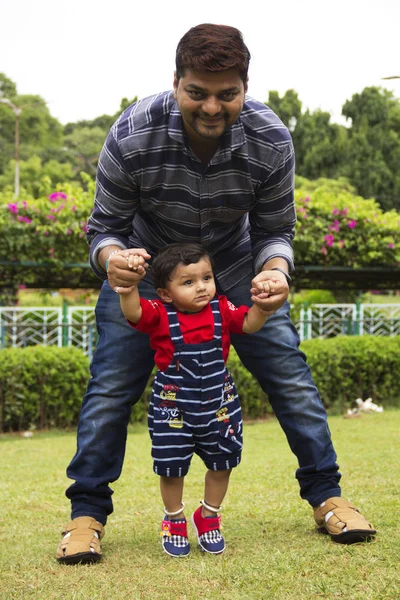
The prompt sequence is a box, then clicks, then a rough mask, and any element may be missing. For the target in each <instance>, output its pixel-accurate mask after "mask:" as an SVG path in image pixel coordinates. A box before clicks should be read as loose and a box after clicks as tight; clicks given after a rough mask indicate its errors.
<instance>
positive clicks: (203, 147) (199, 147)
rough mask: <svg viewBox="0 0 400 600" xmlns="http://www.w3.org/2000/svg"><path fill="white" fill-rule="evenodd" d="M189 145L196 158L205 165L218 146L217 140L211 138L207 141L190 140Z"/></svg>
mask: <svg viewBox="0 0 400 600" xmlns="http://www.w3.org/2000/svg"><path fill="white" fill-rule="evenodd" d="M189 145H190V148H191V149H192V151H193V152H194V153H195V155H196V156H197V158H198V159H199V160H201V162H202V163H204V164H206V165H207V164H208V163H209V162H210V160H211V159H212V157H213V156H214V154H215V153H216V151H217V150H218V148H219V140H212V141H211V142H207V143H204V141H201V142H198V141H197V140H190V142H189Z"/></svg>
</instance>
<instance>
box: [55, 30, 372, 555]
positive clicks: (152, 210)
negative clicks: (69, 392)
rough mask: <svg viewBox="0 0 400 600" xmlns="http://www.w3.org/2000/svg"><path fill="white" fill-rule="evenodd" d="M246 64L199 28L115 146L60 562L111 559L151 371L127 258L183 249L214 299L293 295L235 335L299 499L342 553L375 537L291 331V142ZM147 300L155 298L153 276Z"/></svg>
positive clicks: (128, 118) (233, 38) (231, 41)
mask: <svg viewBox="0 0 400 600" xmlns="http://www.w3.org/2000/svg"><path fill="white" fill-rule="evenodd" d="M249 60H250V54H249V51H248V49H247V47H246V46H245V44H244V42H243V39H242V36H241V33H240V32H239V31H238V30H237V29H234V28H232V27H228V26H223V25H212V24H203V25H199V26H197V27H193V28H192V29H190V30H189V31H188V32H187V33H186V34H185V35H184V36H183V38H182V39H181V40H180V42H179V44H178V47H177V53H176V72H175V76H174V90H173V92H165V93H161V94H158V95H156V96H154V97H151V98H147V99H144V100H142V101H139V102H136V103H135V104H133V105H132V106H130V107H129V108H128V109H127V110H126V111H125V112H124V113H123V114H122V115H121V116H120V118H119V119H118V120H117V122H116V123H115V125H114V126H113V128H112V129H111V131H110V134H109V135H108V137H107V140H106V142H105V145H104V148H103V151H102V154H101V157H100V161H99V167H98V172H97V188H96V197H95V206H94V210H93V213H92V215H91V217H90V219H89V224H88V241H89V244H90V260H91V264H92V267H93V269H94V271H95V272H96V273H97V274H98V276H99V277H102V278H103V279H104V278H105V277H107V279H106V280H105V281H104V284H103V286H102V290H101V293H100V296H99V300H98V303H97V307H96V317H97V324H98V328H99V332H100V339H99V343H98V347H97V350H96V353H95V356H94V359H93V361H92V366H91V372H92V378H91V380H90V382H89V384H88V389H87V392H86V395H85V397H84V400H83V406H82V412H81V417H80V421H79V428H78V449H77V453H76V455H75V457H74V458H73V460H72V462H71V464H70V465H69V467H68V470H67V474H68V477H70V478H71V479H72V480H75V483H74V484H72V485H71V486H70V487H69V488H68V490H67V492H66V495H67V497H68V498H70V500H71V503H72V521H71V522H70V523H69V524H68V525H67V526H66V527H65V530H64V537H63V539H62V541H61V542H60V544H59V547H58V551H57V557H58V560H59V561H60V562H65V563H76V562H93V561H96V560H99V559H100V557H101V549H100V540H101V538H102V536H103V535H104V525H105V524H106V521H107V516H108V515H109V514H110V513H111V512H112V510H113V508H112V501H111V494H112V490H111V488H110V487H109V484H110V483H111V482H113V481H115V480H116V479H117V478H118V477H119V475H120V473H121V469H122V464H123V459H124V453H125V442H126V435H127V425H128V422H129V417H130V412H131V407H132V405H133V404H134V403H135V402H136V401H137V400H138V399H139V398H140V396H141V394H142V392H143V390H144V388H145V386H146V383H147V380H148V378H149V376H150V373H151V371H152V368H153V365H154V362H153V355H152V352H151V350H150V347H149V341H148V338H147V337H146V336H144V335H143V334H141V333H139V332H137V331H134V330H133V329H132V328H131V327H130V326H129V325H127V324H126V322H125V319H124V318H123V316H122V313H121V311H120V304H119V298H118V295H117V294H118V293H121V294H123V293H124V288H128V287H129V286H131V285H132V284H133V283H135V282H138V280H139V279H140V273H139V272H138V269H139V270H140V269H141V268H142V267H134V261H131V260H127V259H126V258H125V257H124V256H122V255H121V254H119V251H120V250H121V249H125V248H131V249H132V255H138V254H139V255H141V256H142V257H143V258H144V259H145V261H149V262H150V260H151V257H152V256H153V255H154V253H155V252H156V251H157V250H158V249H159V248H161V247H164V246H165V245H167V244H169V243H173V242H191V241H192V242H201V243H202V244H203V245H204V246H205V247H206V248H207V250H208V252H209V253H210V255H211V256H212V258H213V263H214V267H215V274H216V281H217V291H218V292H219V293H223V294H225V295H226V296H227V297H228V299H229V300H230V301H231V302H232V303H233V304H235V305H236V306H240V305H242V304H250V298H249V291H248V290H249V289H250V288H251V287H252V286H253V287H254V285H255V284H257V283H259V282H263V281H268V280H270V279H271V278H275V279H279V280H280V281H281V282H282V283H283V284H284V285H283V287H282V286H281V287H280V293H278V294H275V295H274V294H261V295H260V296H259V300H258V303H259V306H260V307H261V308H262V309H264V310H266V311H274V313H275V314H273V316H271V317H270V318H269V319H268V320H267V323H266V325H265V326H264V327H263V328H262V329H261V330H260V331H259V332H258V333H256V334H253V335H251V336H232V343H233V344H234V346H235V348H236V351H237V353H238V355H239V356H240V359H241V361H242V362H243V364H244V365H245V366H246V368H248V369H249V371H250V372H251V373H252V374H253V375H254V376H255V377H256V378H257V380H258V381H259V383H260V385H261V387H262V389H263V390H264V391H265V392H266V393H267V394H268V396H269V400H270V402H271V404H272V407H273V409H274V412H275V414H276V416H277V418H278V419H279V422H280V424H281V426H282V428H283V430H284V432H285V434H286V436H287V439H288V442H289V444H290V447H291V449H292V451H293V452H294V454H295V455H296V457H297V459H298V463H299V468H298V470H297V472H296V477H297V479H298V481H299V484H300V495H301V497H302V498H304V499H306V500H307V501H308V502H309V503H310V505H311V506H312V507H313V508H314V518H315V520H316V523H317V525H318V527H319V528H321V529H324V530H326V531H327V532H328V533H329V534H330V535H331V537H332V539H333V540H335V541H338V542H343V543H353V542H358V541H363V540H366V539H369V538H370V537H372V536H373V535H374V534H375V533H376V532H375V530H374V529H373V527H372V525H370V524H369V523H368V522H367V521H366V520H365V519H364V517H362V515H360V513H359V512H358V511H357V509H355V507H354V506H353V505H352V504H350V503H349V502H348V501H346V500H344V499H342V498H341V497H340V496H341V490H340V487H339V480H340V474H339V472H338V465H337V464H336V454H335V451H334V449H333V445H332V442H331V438H330V432H329V428H328V424H327V418H326V412H325V410H324V408H323V405H322V403H321V400H320V398H319V395H318V391H317V389H316V388H315V385H314V383H313V381H312V378H311V375H310V372H309V368H308V366H307V364H306V362H305V357H304V355H303V354H302V353H301V352H300V351H299V350H298V343H299V339H298V335H297V332H296V330H295V328H294V327H293V325H292V323H291V321H290V317H289V305H288V302H287V296H288V293H289V286H288V283H289V282H290V276H289V271H290V270H291V269H293V254H292V239H293V235H294V225H295V219H296V216H295V207H294V199H293V179H294V152H293V145H292V141H291V137H290V134H289V132H288V130H287V129H286V128H285V126H284V125H283V124H282V122H281V121H280V120H279V119H278V117H277V116H276V115H275V114H274V113H273V112H272V111H271V110H270V109H269V108H268V107H266V106H265V105H264V104H261V103H259V102H256V101H254V100H252V99H249V98H247V99H246V97H245V95H246V92H247V81H248V78H247V72H248V66H249ZM146 266H147V263H146ZM135 269H136V271H135ZM282 290H283V291H282ZM115 292H117V293H115ZM140 294H141V296H142V297H144V298H149V299H152V298H155V297H156V292H155V290H154V288H153V286H152V283H151V272H148V274H147V275H146V277H145V278H144V279H143V281H142V282H141V283H140Z"/></svg>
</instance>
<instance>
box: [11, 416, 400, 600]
mask: <svg viewBox="0 0 400 600" xmlns="http://www.w3.org/2000/svg"><path fill="white" fill-rule="evenodd" d="M329 423H330V428H331V431H332V435H333V439H334V442H335V447H336V450H337V452H338V455H339V462H340V465H341V472H342V475H343V479H342V487H343V495H344V496H346V497H347V498H349V499H350V500H352V501H354V502H355V504H356V505H357V506H358V507H359V508H360V509H361V510H362V512H363V513H364V514H365V515H366V516H367V518H368V519H370V520H371V521H372V522H373V523H374V525H375V527H376V528H377V529H378V531H379V534H378V536H377V538H376V540H375V541H373V542H370V543H367V544H356V545H353V546H343V545H340V544H334V543H333V542H332V541H331V540H330V538H329V537H328V536H324V535H321V534H318V533H317V532H316V530H315V527H314V521H313V519H312V511H311V510H310V507H309V506H308V504H307V503H306V502H305V501H302V500H301V499H300V498H299V495H298V485H297V482H296V480H295V479H294V472H295V469H296V461H295V459H294V457H293V455H292V454H291V452H290V450H289V448H288V445H287V442H286V439H285V437H284V435H283V433H282V431H281V429H280V427H279V425H278V423H277V422H276V421H275V420H274V419H271V420H270V421H267V422H262V423H255V424H250V423H248V424H246V426H245V451H244V456H243V461H242V464H241V465H240V466H239V467H238V468H237V469H236V470H235V472H234V474H233V475H232V479H231V487H230V490H229V492H228V496H227V498H226V500H225V502H224V512H223V518H224V534H225V538H226V540H227V550H226V552H225V554H224V555H222V556H209V555H207V556H204V555H202V554H201V553H200V552H199V551H198V549H197V548H196V546H195V539H194V535H193V533H192V531H190V532H189V536H190V539H191V541H192V552H191V554H190V556H189V557H187V558H186V559H172V558H170V557H168V556H167V555H165V554H164V553H163V552H162V549H161V543H160V537H159V528H160V525H161V519H162V503H161V500H160V497H159V493H158V478H157V476H156V475H154V474H153V473H152V467H151V457H150V442H149V439H148V434H147V431H146V429H145V427H143V426H137V427H135V428H132V429H131V430H130V433H129V438H128V447H127V454H126V461H125V466H124V470H123V474H122V477H121V478H120V480H119V481H118V482H116V483H115V484H114V486H113V487H114V490H115V494H114V503H115V512H114V514H113V515H112V516H111V517H110V519H109V523H108V525H107V528H106V531H107V533H106V536H105V538H104V540H103V553H104V558H103V561H102V562H101V563H98V564H96V565H89V566H79V565H76V566H66V565H59V564H58V563H57V562H56V560H55V549H56V544H57V542H58V540H59V537H60V536H59V534H60V532H61V529H62V526H63V525H64V524H65V522H67V521H68V517H69V514H68V508H69V506H68V501H67V499H66V498H65V497H64V490H65V488H66V486H67V484H68V480H67V478H66V476H65V467H66V465H67V463H68V462H69V460H70V458H71V456H72V454H73V452H74V450H75V434H74V433H54V432H51V433H35V434H34V436H33V437H32V438H29V439H25V438H22V437H20V436H11V435H10V436H9V435H2V436H0V452H1V454H0V456H1V469H0V472H1V479H2V485H1V487H0V598H1V600H14V599H15V600H20V599H25V598H27V599H28V598H29V599H31V598H32V599H34V598H35V599H38V600H52V599H63V600H64V599H65V600H119V599H121V600H122V599H124V600H126V599H128V600H130V599H132V600H136V599H145V600H147V599H149V600H150V599H151V600H158V599H159V600H170V599H171V600H219V599H230V600H236V599H241V600H242V599H245V600H247V599H256V598H260V599H268V600H270V599H271V600H275V599H282V600H283V599H284V600H292V599H293V600H302V599H311V598H328V599H336V598H342V599H346V600H357V599H362V600H380V599H384V598H385V599H390V600H395V599H398V598H400V576H399V573H400V527H399V445H398V441H399V432H400V411H395V410H393V411H389V410H387V411H386V412H384V413H382V414H372V415H364V416H362V417H361V418H359V419H343V418H342V417H331V418H330V420H329ZM203 474H204V468H203V466H202V463H201V462H200V461H199V460H198V459H197V458H195V459H194V461H193V464H192V469H191V471H190V473H189V476H188V477H187V481H186V490H185V498H184V500H185V503H186V506H187V514H190V512H191V511H193V510H194V509H195V508H196V507H197V506H198V502H199V499H200V498H202V480H203Z"/></svg>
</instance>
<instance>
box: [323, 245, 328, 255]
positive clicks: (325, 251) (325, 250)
mask: <svg viewBox="0 0 400 600" xmlns="http://www.w3.org/2000/svg"><path fill="white" fill-rule="evenodd" d="M321 252H322V254H325V256H326V255H327V254H328V250H327V249H326V248H325V246H322V248H321Z"/></svg>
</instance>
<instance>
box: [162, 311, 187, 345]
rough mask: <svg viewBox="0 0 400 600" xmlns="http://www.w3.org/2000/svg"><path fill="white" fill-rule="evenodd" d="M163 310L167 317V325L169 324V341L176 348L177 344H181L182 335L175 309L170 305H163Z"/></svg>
mask: <svg viewBox="0 0 400 600" xmlns="http://www.w3.org/2000/svg"><path fill="white" fill-rule="evenodd" d="M164 306H165V310H166V311H167V315H168V323H169V332H170V334H171V341H172V343H173V344H174V346H176V345H177V344H178V345H180V344H183V343H184V341H183V335H182V331H181V326H180V325H179V320H178V314H177V312H176V309H175V308H174V307H173V306H171V305H170V304H165V305H164Z"/></svg>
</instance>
